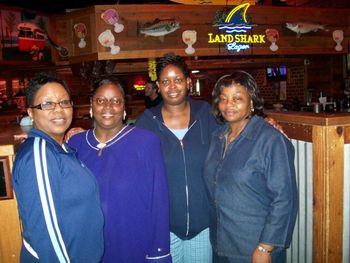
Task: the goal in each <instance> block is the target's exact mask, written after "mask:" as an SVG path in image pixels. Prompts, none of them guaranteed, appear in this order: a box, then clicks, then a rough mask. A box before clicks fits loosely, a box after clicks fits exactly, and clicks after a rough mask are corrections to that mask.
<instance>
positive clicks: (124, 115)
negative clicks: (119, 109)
mask: <svg viewBox="0 0 350 263" xmlns="http://www.w3.org/2000/svg"><path fill="white" fill-rule="evenodd" d="M125 118H126V111H125V110H124V112H123V121H125Z"/></svg>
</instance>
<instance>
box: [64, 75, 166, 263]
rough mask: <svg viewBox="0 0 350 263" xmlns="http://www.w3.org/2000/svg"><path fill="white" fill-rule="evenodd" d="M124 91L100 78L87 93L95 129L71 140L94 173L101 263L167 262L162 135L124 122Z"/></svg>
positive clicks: (115, 81)
mask: <svg viewBox="0 0 350 263" xmlns="http://www.w3.org/2000/svg"><path fill="white" fill-rule="evenodd" d="M124 102H125V100H124V91H123V89H122V87H121V85H120V83H119V82H118V81H117V80H116V79H114V78H105V79H102V80H100V81H98V82H97V83H96V85H95V89H94V91H93V94H92V98H91V113H92V115H93V118H94V124H95V125H94V128H92V129H89V130H87V131H85V132H82V133H79V134H76V135H75V136H73V137H72V138H71V139H70V140H69V142H68V143H69V144H70V145H71V146H72V147H74V148H75V149H77V151H78V156H79V158H80V159H81V160H82V161H83V162H84V163H85V164H86V166H87V167H89V168H90V169H91V170H92V172H93V174H94V175H95V176H96V178H97V181H98V184H99V187H100V197H101V204H102V210H103V212H104V216H105V227H104V238H105V252H104V255H103V258H102V262H105V263H106V262H110V263H114V262H118V263H145V262H154V263H171V256H170V251H169V250H170V248H169V203H168V202H169V201H168V188H167V181H166V177H165V168H164V161H163V156H162V152H161V148H160V140H159V138H158V137H157V136H155V135H154V134H152V133H151V132H149V131H146V130H143V129H141V128H137V127H135V126H129V125H125V124H124V122H123V120H124V118H125V104H124Z"/></svg>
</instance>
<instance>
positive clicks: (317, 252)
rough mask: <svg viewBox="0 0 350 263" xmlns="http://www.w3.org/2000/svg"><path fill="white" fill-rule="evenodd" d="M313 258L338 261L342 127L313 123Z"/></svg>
mask: <svg viewBox="0 0 350 263" xmlns="http://www.w3.org/2000/svg"><path fill="white" fill-rule="evenodd" d="M312 141H313V158H314V160H313V170H314V171H313V174H314V179H313V187H314V189H313V195H314V200H313V202H314V207H313V253H312V255H313V262H317V263H333V262H342V246H343V242H342V229H343V190H344V189H343V188H344V127H343V126H313V129H312Z"/></svg>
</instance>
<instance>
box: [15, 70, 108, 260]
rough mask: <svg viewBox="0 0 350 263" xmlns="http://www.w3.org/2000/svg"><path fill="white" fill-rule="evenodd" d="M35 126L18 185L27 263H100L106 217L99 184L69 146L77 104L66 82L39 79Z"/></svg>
mask: <svg viewBox="0 0 350 263" xmlns="http://www.w3.org/2000/svg"><path fill="white" fill-rule="evenodd" d="M26 104H27V109H28V110H27V111H28V114H29V116H30V118H31V119H32V120H33V126H34V128H32V129H31V130H30V131H29V134H28V137H27V139H26V140H25V141H24V142H23V143H22V144H21V146H20V149H19V150H18V152H17V153H16V158H15V162H14V166H13V172H12V180H13V187H14V191H15V193H16V198H17V203H18V210H19V215H20V218H21V221H22V227H23V233H22V236H23V245H22V250H21V256H20V261H21V262H23V263H24V262H50V263H51V262H96V263H97V262H99V261H100V259H101V257H102V254H103V221H104V219H103V214H102V210H101V207H100V199H99V191H98V185H97V182H96V179H95V178H94V176H93V175H92V173H91V172H90V170H89V169H88V168H87V167H86V166H85V165H84V164H83V163H82V162H81V161H80V160H79V159H78V158H77V156H76V151H75V150H73V149H72V148H71V147H70V146H68V145H67V144H66V143H64V141H63V137H64V134H65V132H66V130H67V129H68V127H69V126H70V124H71V121H72V113H73V109H72V107H73V103H72V101H71V97H70V91H69V89H68V87H67V85H66V84H65V82H64V81H62V80H59V79H57V78H55V77H51V76H48V75H39V76H37V77H35V78H33V79H32V80H31V81H30V82H29V84H28V88H27V92H26Z"/></svg>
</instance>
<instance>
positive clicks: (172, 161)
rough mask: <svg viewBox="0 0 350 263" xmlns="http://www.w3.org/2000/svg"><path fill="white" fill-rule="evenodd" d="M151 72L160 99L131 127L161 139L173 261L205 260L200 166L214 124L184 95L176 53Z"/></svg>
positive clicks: (203, 105) (205, 107)
mask: <svg viewBox="0 0 350 263" xmlns="http://www.w3.org/2000/svg"><path fill="white" fill-rule="evenodd" d="M156 70H157V77H158V80H157V85H158V88H159V91H160V93H161V95H162V98H163V102H162V103H161V104H159V105H157V106H156V107H153V108H150V109H147V110H145V112H144V113H143V114H142V115H141V116H140V117H139V119H138V120H137V121H136V126H139V127H143V128H145V129H148V130H150V131H152V132H154V133H155V134H157V135H158V136H159V137H160V138H161V141H162V150H163V155H164V159H165V164H166V171H167V177H168V182H169V199H170V231H171V234H170V236H171V255H172V257H173V262H174V263H210V262H211V261H212V249H211V245H210V241H209V203H208V198H207V195H206V192H205V187H204V182H203V167H204V161H205V158H206V155H207V152H208V149H209V142H210V137H211V133H212V132H213V131H214V129H215V128H217V123H216V122H215V119H214V117H213V116H212V114H211V112H210V106H209V104H208V103H207V102H205V101H199V100H193V99H191V98H190V97H189V96H188V91H189V88H190V87H191V84H192V83H191V78H190V76H189V70H188V68H187V65H186V63H185V61H184V59H183V58H182V57H180V56H176V55H174V54H167V55H166V56H164V57H162V58H161V59H160V60H159V61H158V62H157V66H156Z"/></svg>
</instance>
